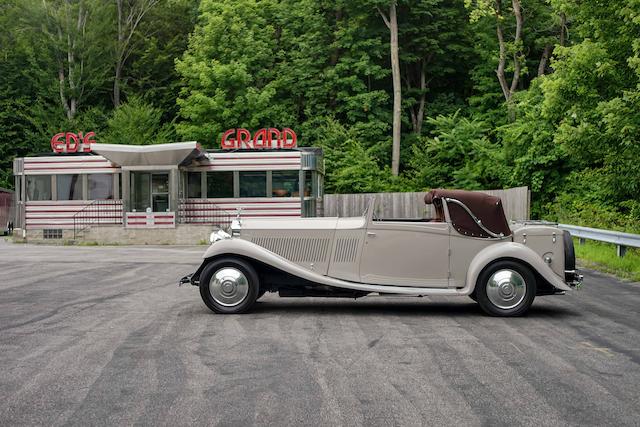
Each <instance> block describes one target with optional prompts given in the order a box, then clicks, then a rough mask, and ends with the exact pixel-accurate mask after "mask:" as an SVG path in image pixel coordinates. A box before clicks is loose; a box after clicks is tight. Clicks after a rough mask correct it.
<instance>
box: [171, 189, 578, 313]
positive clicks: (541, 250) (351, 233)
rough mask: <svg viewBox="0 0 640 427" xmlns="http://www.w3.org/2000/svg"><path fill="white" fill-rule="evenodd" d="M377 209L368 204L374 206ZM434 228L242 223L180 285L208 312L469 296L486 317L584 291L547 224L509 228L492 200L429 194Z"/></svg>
mask: <svg viewBox="0 0 640 427" xmlns="http://www.w3.org/2000/svg"><path fill="white" fill-rule="evenodd" d="M374 202H375V200H374ZM425 202H426V203H427V204H432V205H433V210H434V211H435V215H434V218H432V219H388V218H377V217H376V216H375V215H374V211H375V209H374V206H373V203H370V204H369V207H368V208H367V210H366V211H365V213H364V215H363V216H361V217H353V218H301V219H293V220H291V219H243V218H241V217H238V218H236V220H234V221H233V223H232V225H231V235H229V234H228V233H227V232H225V231H222V230H219V231H217V232H214V233H212V235H211V238H210V240H211V243H212V244H211V246H210V247H209V248H208V249H207V250H206V252H205V253H204V256H203V258H204V261H203V262H202V265H201V266H200V267H199V268H198V269H197V271H196V272H195V273H193V274H190V275H188V276H186V277H184V278H182V279H181V281H180V284H183V283H190V284H192V285H195V286H198V287H199V288H200V295H201V296H202V299H203V301H204V303H205V304H206V305H207V307H209V308H210V309H211V310H212V311H214V312H216V313H243V312H246V311H248V310H249V309H251V307H252V306H253V305H254V303H255V302H256V300H257V299H258V298H260V297H261V296H262V295H263V294H264V293H265V292H277V293H278V294H279V295H280V296H281V297H309V296H311V297H347V298H358V297H362V296H365V295H370V294H378V295H407V296H429V295H447V296H448V295H459V296H469V297H471V298H472V299H473V300H475V301H477V302H478V304H480V307H482V309H483V310H484V311H485V312H486V313H488V314H490V315H494V316H518V315H522V314H524V313H525V312H526V311H527V310H528V309H529V307H530V306H531V304H532V302H533V299H534V298H535V297H536V296H537V295H554V294H563V293H564V292H565V291H568V290H571V289H572V288H576V287H579V286H580V285H581V283H582V276H580V275H579V274H578V273H577V271H576V268H575V256H574V248H573V241H572V239H571V236H570V235H569V233H568V232H566V231H562V230H560V229H558V228H557V227H555V226H553V224H551V223H540V222H522V223H513V224H512V225H511V226H509V223H508V222H507V219H506V218H505V214H504V211H503V209H502V203H501V200H500V198H498V197H495V196H490V195H487V194H484V193H478V192H470V191H463V190H432V191H430V192H429V193H427V195H426V197H425Z"/></svg>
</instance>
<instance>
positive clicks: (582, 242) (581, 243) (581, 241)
mask: <svg viewBox="0 0 640 427" xmlns="http://www.w3.org/2000/svg"><path fill="white" fill-rule="evenodd" d="M578 244H579V245H584V238H583V237H580V238H579V239H578Z"/></svg>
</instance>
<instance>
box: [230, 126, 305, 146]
mask: <svg viewBox="0 0 640 427" xmlns="http://www.w3.org/2000/svg"><path fill="white" fill-rule="evenodd" d="M297 143H298V137H297V136H296V133H295V132H294V131H293V130H292V129H289V128H284V129H282V130H279V129H276V128H264V129H260V130H259V131H256V132H255V133H254V134H253V135H251V132H249V131H248V130H247V129H243V128H238V129H229V130H228V131H226V132H224V133H223V134H222V139H221V140H220V147H221V148H222V149H223V150H235V149H251V148H257V149H268V148H296V147H297Z"/></svg>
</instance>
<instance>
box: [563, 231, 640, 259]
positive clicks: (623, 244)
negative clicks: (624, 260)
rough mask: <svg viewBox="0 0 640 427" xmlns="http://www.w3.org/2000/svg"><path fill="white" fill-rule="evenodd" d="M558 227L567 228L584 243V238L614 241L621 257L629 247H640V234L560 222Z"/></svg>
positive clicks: (607, 241)
mask: <svg viewBox="0 0 640 427" xmlns="http://www.w3.org/2000/svg"><path fill="white" fill-rule="evenodd" d="M558 227H560V228H561V229H563V230H567V231H568V232H570V233H571V235H572V236H573V237H577V238H579V239H580V243H583V242H584V239H589V240H596V241H598V242H606V243H612V244H614V245H616V247H617V253H618V256H619V257H623V256H624V254H625V253H626V252H627V247H632V248H640V234H631V233H623V232H621V231H611V230H601V229H599V228H589V227H580V226H578V225H570V224H558Z"/></svg>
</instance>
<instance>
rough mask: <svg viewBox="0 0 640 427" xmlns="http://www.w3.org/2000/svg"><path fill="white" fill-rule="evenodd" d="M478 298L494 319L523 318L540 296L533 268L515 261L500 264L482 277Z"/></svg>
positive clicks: (479, 283)
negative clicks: (534, 300)
mask: <svg viewBox="0 0 640 427" xmlns="http://www.w3.org/2000/svg"><path fill="white" fill-rule="evenodd" d="M475 296H476V298H477V301H478V304H480V307H481V308H482V309H483V310H484V311H485V312H486V313H487V314H490V315H492V316H521V315H523V314H524V313H526V312H527V310H529V307H531V304H533V299H534V298H535V296H536V279H535V277H534V275H533V273H532V272H531V270H530V269H529V267H527V266H525V265H523V264H521V263H518V262H515V261H498V262H496V263H494V264H492V265H490V266H489V267H488V268H486V269H485V270H484V271H483V272H482V273H481V274H480V277H478V282H477V284H476V289H475Z"/></svg>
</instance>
